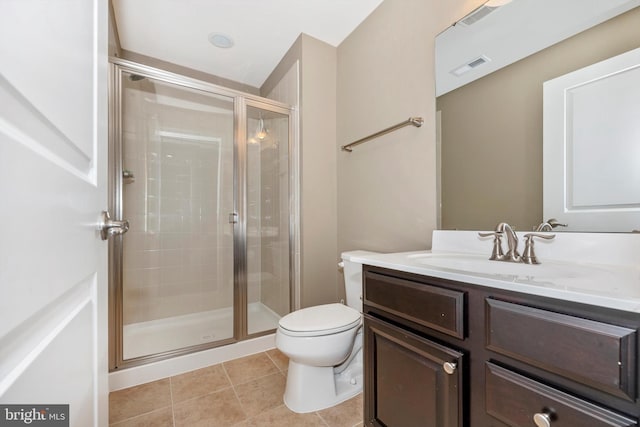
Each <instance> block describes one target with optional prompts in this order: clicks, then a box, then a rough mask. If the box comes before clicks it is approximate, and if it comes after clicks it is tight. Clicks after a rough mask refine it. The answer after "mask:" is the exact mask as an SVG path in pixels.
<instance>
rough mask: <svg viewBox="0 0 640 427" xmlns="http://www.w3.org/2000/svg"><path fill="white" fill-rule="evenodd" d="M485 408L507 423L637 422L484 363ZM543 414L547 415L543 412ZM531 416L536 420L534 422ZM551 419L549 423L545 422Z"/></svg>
mask: <svg viewBox="0 0 640 427" xmlns="http://www.w3.org/2000/svg"><path fill="white" fill-rule="evenodd" d="M485 374H486V377H485V379H486V383H485V388H486V393H485V396H486V399H485V405H486V411H487V413H488V414H489V415H491V416H493V417H495V418H497V419H498V420H500V421H502V422H503V423H505V424H507V425H508V426H513V427H520V426H533V425H540V426H543V425H551V426H554V427H577V426H580V427H605V426H606V427H623V426H637V425H638V423H637V420H635V419H633V418H630V417H626V416H623V415H621V414H618V413H617V412H613V411H611V410H609V409H606V408H603V407H601V406H598V405H594V404H592V403H590V402H587V401H584V400H582V399H578V398H577V397H574V396H571V395H569V394H566V393H563V392H561V391H559V390H556V389H554V388H552V387H549V386H547V385H544V384H542V383H539V382H537V381H533V380H531V379H529V378H527V377H524V376H522V375H519V374H516V373H515V372H512V371H510V370H508V369H505V368H502V367H500V366H497V365H494V364H493V363H487V364H486V366H485ZM545 414H546V415H545ZM534 417H537V418H538V422H537V423H536V422H534ZM548 422H550V424H548Z"/></svg>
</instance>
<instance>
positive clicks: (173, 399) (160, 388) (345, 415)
mask: <svg viewBox="0 0 640 427" xmlns="http://www.w3.org/2000/svg"><path fill="white" fill-rule="evenodd" d="M287 365H288V360H287V357H286V356H284V355H283V354H282V353H280V352H279V351H278V350H277V349H273V350H269V351H266V352H263V353H258V354H254V355H251V356H247V357H243V358H241V359H235V360H230V361H228V362H224V363H221V364H219V365H214V366H209V367H207V368H203V369H199V370H197V371H192V372H187V373H185V374H182V375H177V376H175V377H170V378H165V379H162V380H158V381H154V382H151V383H147V384H142V385H139V386H135V387H131V388H128V389H124V390H118V391H115V392H113V393H111V394H110V395H109V425H110V426H114V427H116V426H117V427H141V426H145V427H165V426H166V427H182V426H188V427H200V426H203V427H204V426H207V427H217V426H220V427H271V426H278V427H287V426H292V427H316V426H317V427H361V426H362V425H363V423H362V413H363V410H362V394H360V395H358V396H356V397H354V398H352V399H350V400H348V401H346V402H344V403H342V404H340V405H337V406H335V407H333V408H329V409H324V410H322V411H317V412H312V413H308V414H296V413H295V412H291V411H290V410H289V409H288V408H287V407H286V406H284V404H283V403H282V394H283V393H284V385H285V378H286V374H287Z"/></svg>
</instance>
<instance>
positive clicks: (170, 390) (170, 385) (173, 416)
mask: <svg viewBox="0 0 640 427" xmlns="http://www.w3.org/2000/svg"><path fill="white" fill-rule="evenodd" d="M169 396H170V397H171V421H172V422H173V427H176V411H175V408H174V406H173V381H172V378H171V377H169Z"/></svg>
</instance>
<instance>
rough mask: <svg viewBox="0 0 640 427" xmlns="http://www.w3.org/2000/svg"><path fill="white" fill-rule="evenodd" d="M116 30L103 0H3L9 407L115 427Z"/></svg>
mask: <svg viewBox="0 0 640 427" xmlns="http://www.w3.org/2000/svg"><path fill="white" fill-rule="evenodd" d="M107 22H108V21H107V2H106V0H0V407H2V405H8V404H22V405H26V406H24V409H25V412H26V411H28V410H29V408H30V407H35V408H38V413H40V412H39V411H40V406H41V405H53V404H68V405H69V407H70V417H69V419H70V425H72V426H91V425H93V426H97V425H101V426H102V425H107V423H108V421H107V401H108V399H107V393H108V386H107V315H106V313H107V310H106V308H107V281H106V271H107V270H106V264H107V243H106V242H104V241H102V240H101V239H100V235H99V233H98V231H97V230H96V228H97V224H98V218H99V214H100V212H101V211H102V209H104V208H105V207H106V201H107V197H106V166H107V57H106V51H107V49H106V48H107ZM42 414H47V415H51V411H49V413H47V411H46V410H45V412H43V413H42ZM11 416H13V415H11ZM3 417H4V418H3ZM6 417H9V415H6V412H5V411H4V409H3V410H0V424H2V425H9V424H5V418H6ZM11 425H13V424H11ZM31 425H32V426H37V425H38V422H33V423H31Z"/></svg>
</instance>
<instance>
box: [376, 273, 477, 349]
mask: <svg viewBox="0 0 640 427" xmlns="http://www.w3.org/2000/svg"><path fill="white" fill-rule="evenodd" d="M364 275H365V280H364V283H365V285H364V303H365V304H367V305H369V306H372V307H377V308H379V309H381V310H383V311H386V312H388V313H390V314H393V315H394V316H397V317H400V318H402V319H406V320H409V321H411V322H414V323H417V324H419V325H422V326H426V327H428V328H431V329H435V330H436V331H440V332H443V333H445V334H447V335H451V336H453V337H456V338H460V339H464V316H465V313H464V298H465V293H464V292H459V291H453V290H450V289H444V288H440V287H436V286H431V285H427V284H424V283H419V282H414V281H411V280H404V279H399V278H395V277H389V276H384V275H382V274H377V273H373V272H370V271H365V273H364Z"/></svg>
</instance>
